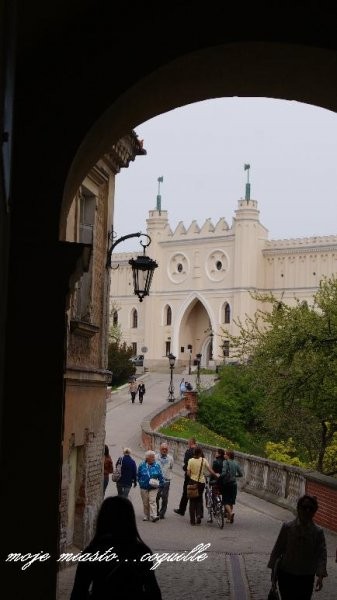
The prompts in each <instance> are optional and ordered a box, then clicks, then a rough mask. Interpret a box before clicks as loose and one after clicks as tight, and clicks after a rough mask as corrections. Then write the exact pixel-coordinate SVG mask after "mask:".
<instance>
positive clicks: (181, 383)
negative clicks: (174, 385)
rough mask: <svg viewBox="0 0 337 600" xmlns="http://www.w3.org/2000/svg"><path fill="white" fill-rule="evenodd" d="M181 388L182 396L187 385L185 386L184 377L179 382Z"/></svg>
mask: <svg viewBox="0 0 337 600" xmlns="http://www.w3.org/2000/svg"><path fill="white" fill-rule="evenodd" d="M179 390H180V398H182V397H183V395H184V394H185V392H186V386H185V379H184V378H183V379H182V380H181V382H180V384H179Z"/></svg>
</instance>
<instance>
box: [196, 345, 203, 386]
mask: <svg viewBox="0 0 337 600" xmlns="http://www.w3.org/2000/svg"><path fill="white" fill-rule="evenodd" d="M201 357H202V354H197V356H196V361H197V389H199V387H200V363H201Z"/></svg>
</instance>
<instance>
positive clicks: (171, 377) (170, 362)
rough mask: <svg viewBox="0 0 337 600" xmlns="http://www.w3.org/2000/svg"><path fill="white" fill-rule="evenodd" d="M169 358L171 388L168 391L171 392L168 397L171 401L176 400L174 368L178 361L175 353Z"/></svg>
mask: <svg viewBox="0 0 337 600" xmlns="http://www.w3.org/2000/svg"><path fill="white" fill-rule="evenodd" d="M167 358H168V359H169V365H170V372H171V374H170V385H169V389H168V393H169V397H168V401H169V402H174V401H175V397H174V385H173V369H174V365H175V362H176V357H175V356H174V354H171V353H170V354H169V355H168V357H167Z"/></svg>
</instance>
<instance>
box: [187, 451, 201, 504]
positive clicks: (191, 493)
mask: <svg viewBox="0 0 337 600" xmlns="http://www.w3.org/2000/svg"><path fill="white" fill-rule="evenodd" d="M203 462H204V459H203V458H202V459H201V463H200V469H199V475H198V482H199V479H200V473H201V469H202V463H203ZM186 496H187V498H198V497H199V485H198V483H188V484H187V488H186Z"/></svg>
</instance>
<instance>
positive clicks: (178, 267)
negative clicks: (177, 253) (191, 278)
mask: <svg viewBox="0 0 337 600" xmlns="http://www.w3.org/2000/svg"><path fill="white" fill-rule="evenodd" d="M182 270H183V265H182V264H181V263H178V264H177V271H178V273H181V272H182Z"/></svg>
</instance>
